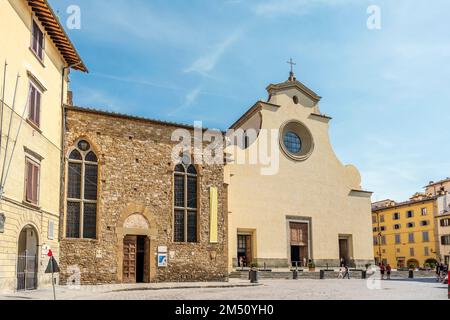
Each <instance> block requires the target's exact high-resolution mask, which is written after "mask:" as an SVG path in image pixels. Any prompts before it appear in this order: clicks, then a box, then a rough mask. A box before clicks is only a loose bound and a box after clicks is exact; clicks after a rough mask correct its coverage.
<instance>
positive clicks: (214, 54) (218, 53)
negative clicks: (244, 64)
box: [184, 31, 241, 77]
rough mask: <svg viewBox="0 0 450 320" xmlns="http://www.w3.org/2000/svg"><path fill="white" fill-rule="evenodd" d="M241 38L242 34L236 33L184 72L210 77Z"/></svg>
mask: <svg viewBox="0 0 450 320" xmlns="http://www.w3.org/2000/svg"><path fill="white" fill-rule="evenodd" d="M240 37H241V32H239V31H237V32H234V33H233V34H231V35H230V36H228V37H227V38H225V39H224V40H223V41H222V42H220V43H219V44H218V45H216V46H215V47H214V48H213V49H212V50H211V51H210V52H208V53H207V54H206V55H204V56H201V57H200V58H198V59H197V60H195V61H194V62H193V63H192V64H191V66H189V67H188V68H186V69H185V70H184V72H186V73H188V72H197V73H199V74H201V75H203V76H208V77H209V76H210V75H209V72H211V71H212V70H213V69H214V68H215V67H216V65H217V63H218V62H219V61H220V59H221V58H222V56H223V55H224V53H225V52H226V51H227V49H228V48H230V47H231V46H232V45H233V44H234V43H235V42H236V41H237V40H238V39H239V38H240Z"/></svg>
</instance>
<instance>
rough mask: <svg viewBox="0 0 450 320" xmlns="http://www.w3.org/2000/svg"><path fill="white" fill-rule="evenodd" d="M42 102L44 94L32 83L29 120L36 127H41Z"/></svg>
mask: <svg viewBox="0 0 450 320" xmlns="http://www.w3.org/2000/svg"><path fill="white" fill-rule="evenodd" d="M41 100H42V93H41V92H40V91H39V89H38V88H37V87H36V86H35V85H34V84H33V83H30V101H29V106H28V108H29V112H28V120H30V121H31V122H33V123H34V124H35V125H36V126H38V127H39V126H40V124H41V123H40V116H41Z"/></svg>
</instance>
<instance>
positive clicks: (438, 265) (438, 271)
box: [436, 262, 442, 282]
mask: <svg viewBox="0 0 450 320" xmlns="http://www.w3.org/2000/svg"><path fill="white" fill-rule="evenodd" d="M441 269H442V263H440V262H438V263H437V264H436V281H438V282H439V281H440V280H441Z"/></svg>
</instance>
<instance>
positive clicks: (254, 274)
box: [250, 270, 258, 283]
mask: <svg viewBox="0 0 450 320" xmlns="http://www.w3.org/2000/svg"><path fill="white" fill-rule="evenodd" d="M250 283H258V271H257V270H251V271H250Z"/></svg>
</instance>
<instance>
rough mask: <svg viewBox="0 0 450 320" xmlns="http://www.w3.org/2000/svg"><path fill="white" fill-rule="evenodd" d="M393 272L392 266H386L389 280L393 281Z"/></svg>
mask: <svg viewBox="0 0 450 320" xmlns="http://www.w3.org/2000/svg"><path fill="white" fill-rule="evenodd" d="M391 271H392V268H391V265H390V264H389V263H388V265H387V266H386V273H387V279H388V280H391Z"/></svg>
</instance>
